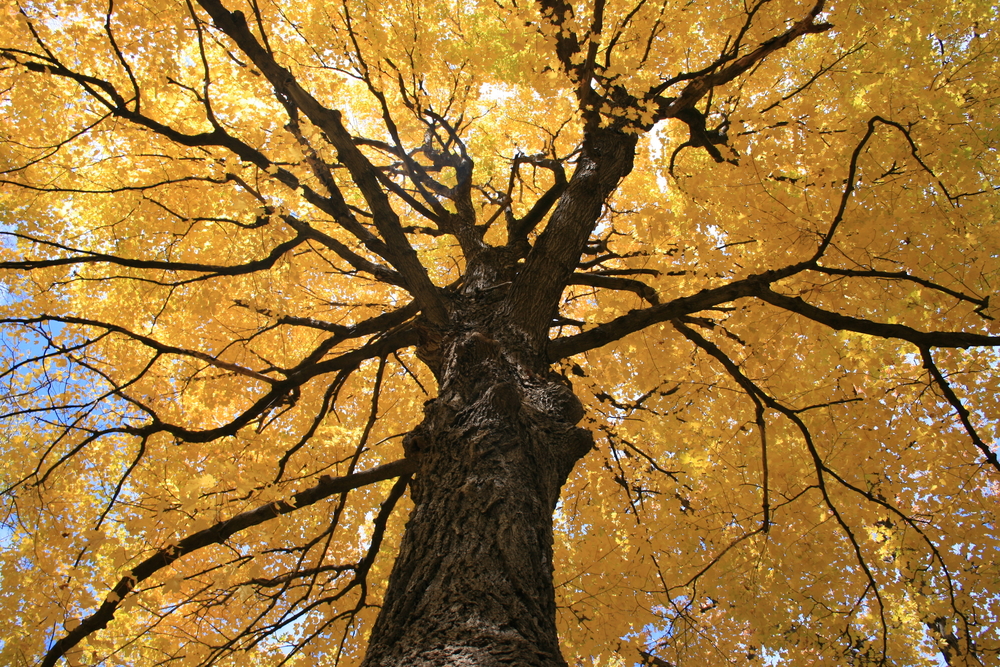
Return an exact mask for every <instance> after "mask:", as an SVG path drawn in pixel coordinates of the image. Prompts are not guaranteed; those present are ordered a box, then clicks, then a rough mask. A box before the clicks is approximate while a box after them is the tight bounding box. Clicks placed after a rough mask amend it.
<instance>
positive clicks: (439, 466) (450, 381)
mask: <svg viewBox="0 0 1000 667" xmlns="http://www.w3.org/2000/svg"><path fill="white" fill-rule="evenodd" d="M480 296H482V295H480ZM460 298H461V297H460ZM476 300H477V301H479V302H480V306H479V308H478V310H479V311H480V312H479V313H472V314H471V317H470V318H468V319H466V324H465V325H464V326H456V327H455V328H454V329H452V330H451V331H449V332H447V333H443V334H439V337H436V336H433V335H430V334H429V335H428V340H427V341H426V342H425V345H424V354H425V356H427V357H428V358H431V357H433V358H431V359H430V361H431V364H432V367H436V369H437V373H438V378H439V381H440V387H441V389H440V393H439V396H438V398H436V399H434V400H432V401H429V402H428V403H427V404H426V406H425V411H424V421H423V423H422V424H421V425H420V426H419V427H418V428H417V429H415V430H414V431H413V432H412V433H411V434H410V435H409V436H407V438H406V439H405V441H404V446H405V448H406V454H407V458H410V459H412V460H414V461H416V462H417V472H416V475H415V478H414V480H413V483H412V487H411V488H412V495H413V500H414V503H415V507H414V510H413V513H412V515H411V517H410V519H409V522H408V524H407V526H406V532H405V534H404V536H403V541H402V545H401V547H400V553H399V557H398V559H397V561H396V563H395V567H394V569H393V572H392V576H391V578H390V581H389V588H388V590H387V592H386V596H385V605H384V607H383V609H382V611H381V614H380V615H379V618H378V620H377V622H376V624H375V626H374V628H373V631H372V636H371V639H370V643H369V648H368V654H367V656H366V658H365V662H364V663H363V664H364V665H365V666H366V667H375V666H379V667H387V666H389V665H393V666H402V665H408V666H420V665H428V666H429V665H470V666H471V665H476V666H490V665H538V666H542V665H545V666H552V665H565V664H566V663H565V661H564V660H563V658H562V655H561V654H560V651H559V644H558V637H557V633H556V624H555V594H554V590H553V585H552V514H553V510H554V508H555V505H556V501H557V500H558V497H559V489H560V487H561V486H562V484H563V483H564V482H565V480H566V476H567V475H568V474H569V472H570V470H572V468H573V465H574V464H575V463H576V461H577V460H578V459H579V458H580V457H581V456H583V455H584V454H585V453H586V452H587V451H589V450H590V448H591V447H592V445H593V438H592V436H591V435H590V433H589V432H588V431H586V430H585V429H582V428H577V427H576V426H575V424H576V422H578V421H579V419H580V418H581V417H582V415H583V410H582V407H581V404H580V402H579V401H578V400H577V398H576V397H575V396H574V395H573V392H572V390H571V388H570V387H569V385H568V383H567V382H566V380H565V379H563V378H562V377H561V376H559V375H557V374H555V373H553V372H551V371H550V370H549V369H548V367H547V363H546V362H544V360H543V359H544V358H543V357H542V355H540V354H538V353H536V352H534V351H532V350H530V349H528V348H526V347H525V336H524V335H523V333H518V332H516V331H510V330H499V331H498V330H496V329H493V328H492V327H490V325H489V320H490V319H491V318H490V317H488V312H489V310H490V305H489V304H483V303H482V301H483V300H484V299H482V298H480V299H476ZM457 319H458V320H462V319H465V318H457ZM469 320H471V321H469ZM434 338H437V339H436V340H432V339H434Z"/></svg>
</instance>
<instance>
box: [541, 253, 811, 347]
mask: <svg viewBox="0 0 1000 667" xmlns="http://www.w3.org/2000/svg"><path fill="white" fill-rule="evenodd" d="M811 266H812V263H811V262H800V263H798V264H793V265H791V266H787V267H784V268H782V269H776V270H774V271H767V272H765V273H760V274H755V275H752V276H748V277H746V278H744V279H742V280H737V281H735V282H732V283H729V284H728V285H722V286H720V287H713V288H710V289H705V290H702V291H700V292H698V293H697V294H692V295H691V296H685V297H680V298H679V299H674V300H672V301H668V302H667V303H663V304H660V305H658V306H652V307H651V308H643V309H642V310H632V311H630V312H628V313H626V314H625V315H622V316H621V317H616V318H615V319H613V320H611V321H610V322H606V323H604V324H601V325H598V326H597V327H594V328H593V329H590V330H589V331H585V332H583V333H580V334H577V335H575V336H567V337H565V338H557V339H556V340H554V341H552V342H550V343H549V345H548V356H549V359H550V360H552V361H555V360H558V359H563V358H565V357H569V356H572V355H574V354H579V353H581V352H586V351H587V350H593V349H595V348H598V347H602V346H604V345H607V344H609V343H613V342H615V341H616V340H621V339H622V338H624V337H625V336H627V335H629V334H631V333H635V332H637V331H641V330H642V329H645V328H646V327H649V326H652V325H654V324H659V323H662V322H667V321H670V320H672V319H675V318H678V317H683V316H684V315H690V314H691V313H696V312H698V311H700V310H706V309H708V308H714V307H715V306H718V305H720V304H723V303H728V302H730V301H735V300H737V299H741V298H745V297H749V296H755V295H756V293H757V292H758V291H759V290H760V289H761V287H762V286H766V285H769V284H770V283H773V282H775V281H777V280H781V279H782V278H787V277H789V276H792V275H795V274H796V273H800V272H802V271H805V270H807V269H809V268H810V267H811Z"/></svg>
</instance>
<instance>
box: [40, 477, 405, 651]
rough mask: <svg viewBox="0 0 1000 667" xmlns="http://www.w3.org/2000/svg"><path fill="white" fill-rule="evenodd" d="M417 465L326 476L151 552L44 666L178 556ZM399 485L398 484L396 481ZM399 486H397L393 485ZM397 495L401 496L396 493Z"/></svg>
mask: <svg viewBox="0 0 1000 667" xmlns="http://www.w3.org/2000/svg"><path fill="white" fill-rule="evenodd" d="M415 471H416V465H415V464H414V463H413V462H412V461H410V460H409V459H399V460H398V461H393V462H392V463H385V464H383V465H380V466H376V467H375V468H372V469H371V470H366V471H364V472H359V473H355V474H353V475H347V476H345V477H335V478H325V479H322V480H321V481H320V483H319V484H317V485H316V486H313V487H311V488H308V489H306V490H304V491H299V492H298V493H295V494H293V495H292V496H291V497H290V498H289V499H288V500H279V501H276V502H272V503H268V504H266V505H264V506H262V507H258V508H257V509H254V510H250V511H249V512H243V513H242V514H237V515H236V516H234V517H232V518H230V519H227V520H226V521H220V522H218V523H216V524H215V525H213V526H210V527H208V528H205V529H204V530H200V531H198V532H197V533H193V534H191V535H188V536H187V537H185V538H184V539H182V540H181V541H180V542H178V543H177V544H174V545H171V546H168V547H164V548H163V549H160V550H159V551H157V552H156V553H155V554H153V555H152V556H150V557H148V558H146V560H144V561H142V562H141V563H139V564H138V565H136V566H135V567H134V568H132V569H131V570H130V571H129V573H128V574H127V575H126V576H124V577H122V578H121V579H120V580H119V581H118V583H117V584H116V585H115V587H114V588H112V589H111V592H110V593H108V596H107V598H106V599H105V600H104V603H103V604H101V606H100V607H99V608H98V609H97V611H95V612H94V613H93V614H91V615H90V616H88V617H87V618H85V619H83V621H81V622H80V625H78V626H77V627H76V628H74V629H73V630H70V631H69V632H67V633H66V635H65V636H64V637H62V638H61V639H59V640H58V641H57V642H56V643H55V644H53V645H52V648H50V649H49V650H48V652H47V653H46V654H45V658H44V659H43V660H42V663H41V666H42V667H53V666H54V665H55V664H56V662H57V661H58V660H59V658H61V657H62V656H64V655H66V652H67V651H69V650H70V649H72V648H73V647H74V646H76V645H77V644H79V643H80V642H81V641H82V640H83V639H84V638H85V637H87V636H89V635H91V634H93V633H94V632H97V631H98V630H103V629H104V628H106V627H107V626H108V623H110V622H111V620H112V619H113V618H114V615H115V612H116V611H117V610H118V607H119V606H120V603H121V601H122V600H123V599H124V598H125V596H126V595H128V594H129V593H131V592H133V591H134V590H135V588H136V586H137V585H138V584H140V583H142V582H143V581H145V580H147V579H149V578H150V577H151V576H153V575H154V574H156V573H157V572H159V571H160V570H162V569H163V568H165V567H167V566H168V565H170V564H171V563H173V562H174V561H176V560H177V559H178V558H181V557H182V556H186V555H187V554H189V553H191V552H193V551H197V550H198V549H201V548H203V547H207V546H209V545H212V544H220V543H222V542H225V541H226V540H227V539H229V538H230V537H232V536H233V535H235V534H236V533H238V532H240V531H243V530H246V529H247V528H252V527H253V526H257V525H260V524H262V523H265V522H267V521H270V520H271V519H275V518H277V517H279V516H282V515H285V514H290V513H291V512H294V511H296V510H298V509H301V508H303V507H308V506H309V505H312V504H314V503H316V502H319V501H320V500H323V499H324V498H327V497H329V496H332V495H334V494H337V493H344V492H346V491H350V490H352V489H357V488H359V487H362V486H367V485H369V484H374V483H375V482H381V481H383V480H387V479H392V478H393V477H401V476H406V477H407V478H408V477H409V475H411V474H413V472H415ZM397 486H399V485H398V484H397ZM393 490H394V491H395V490H396V487H393ZM397 497H398V496H397ZM391 504H394V503H391ZM391 504H390V505H391Z"/></svg>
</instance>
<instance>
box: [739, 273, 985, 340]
mask: <svg viewBox="0 0 1000 667" xmlns="http://www.w3.org/2000/svg"><path fill="white" fill-rule="evenodd" d="M752 296H756V297H757V298H759V299H761V300H762V301H766V302H767V303H769V304H771V305H772V306H776V307H778V308H781V309H783V310H787V311H789V312H792V313H796V314H798V315H802V316H803V317H806V318H808V319H810V320H813V321H815V322H819V323H820V324H825V325H826V326H828V327H830V328H831V329H836V330H838V331H854V332H857V333H863V334H868V335H869V336H876V337H878V338H895V339H897V340H905V341H907V342H910V343H913V344H914V345H916V346H917V347H919V348H929V347H962V348H964V347H992V346H997V345H1000V336H986V335H983V334H976V333H969V332H966V331H918V330H917V329H913V328H912V327H908V326H906V325H905V324H889V323H885V322H873V321H872V320H863V319H861V318H858V317H850V316H849V315H841V314H840V313H833V312H830V311H829V310H823V309H822V308H818V307H816V306H814V305H812V304H810V303H806V302H805V301H803V300H802V299H801V298H800V297H797V296H785V295H784V294H778V293H777V292H775V291H774V290H772V289H771V288H770V287H768V286H766V285H761V286H760V287H759V289H758V292H757V293H756V294H753V295H752Z"/></svg>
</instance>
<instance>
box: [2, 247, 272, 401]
mask: <svg viewBox="0 0 1000 667" xmlns="http://www.w3.org/2000/svg"><path fill="white" fill-rule="evenodd" d="M0 266H2V265H0ZM44 322H60V323H62V324H77V325H80V326H85V327H96V328H99V329H104V330H105V331H111V332H114V333H117V334H121V335H123V336H125V337H127V338H131V339H132V340H135V341H138V342H140V343H142V344H143V345H145V346H146V347H148V348H150V349H151V350H155V351H156V352H159V353H160V354H173V355H177V356H184V357H193V358H195V359H198V360H200V361H204V362H205V363H207V364H209V365H211V366H215V367H217V368H222V369H224V370H227V371H230V372H232V373H237V374H238V375H243V376H245V377H249V378H253V379H255V380H260V381H261V382H266V383H267V384H269V385H273V384H275V383H276V382H278V380H276V379H275V378H272V377H268V376H266V375H263V374H261V373H258V372H257V371H255V370H253V369H250V368H244V367H243V366H240V365H239V364H234V363H231V362H228V361H223V360H221V359H217V358H215V357H213V356H212V355H210V354H207V353H205V352H201V351H199V350H191V349H188V348H183V347H176V346H174V345H166V344H164V343H161V342H159V341H157V340H155V339H153V338H150V337H149V336H144V335H142V334H138V333H135V332H133V331H129V330H128V329H126V328H125V327H122V326H118V325H117V324H111V323H110V322H102V321H100V320H92V319H89V318H85V317H73V316H69V315H39V316H37V317H8V318H4V319H0V324H20V325H23V326H29V325H32V324H42V323H44Z"/></svg>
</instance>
